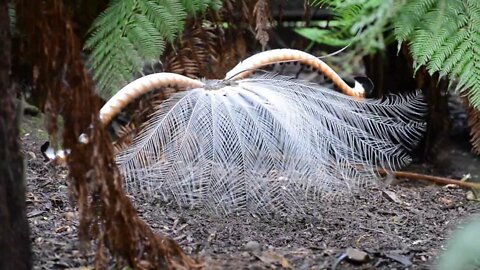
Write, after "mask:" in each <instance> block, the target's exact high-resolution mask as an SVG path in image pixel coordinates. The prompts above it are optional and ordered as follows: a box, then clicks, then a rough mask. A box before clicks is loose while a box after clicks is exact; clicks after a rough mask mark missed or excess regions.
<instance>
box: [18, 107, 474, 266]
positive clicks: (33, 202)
mask: <svg viewBox="0 0 480 270" xmlns="http://www.w3.org/2000/svg"><path fill="white" fill-rule="evenodd" d="M22 129H23V135H22V141H23V145H24V152H25V159H26V161H27V188H28V194H27V207H28V209H27V213H28V219H29V222H30V229H31V239H32V244H33V251H34V255H35V257H34V260H35V261H34V265H35V269H65V268H77V269H78V268H80V269H91V268H93V259H94V255H93V254H90V253H87V254H84V253H83V252H82V251H81V248H80V243H79V242H78V238H77V225H78V215H77V212H76V210H75V206H74V204H73V203H72V202H71V201H70V199H69V195H68V185H67V182H66V175H67V170H66V169H65V168H61V167H54V166H53V165H50V164H47V163H46V162H45V161H44V159H43V157H42V155H41V153H40V150H39V149H40V146H41V144H42V143H43V142H44V141H45V133H44V132H43V131H41V121H40V120H39V119H38V118H36V117H29V116H27V117H26V122H25V124H24V125H23V127H22ZM467 156H468V155H467ZM465 162H467V161H465V160H463V161H462V163H465ZM471 162H473V163H475V162H478V160H475V159H474V158H471ZM420 170H426V169H422V167H420ZM465 173H467V171H465ZM466 192H467V191H466V190H462V189H458V188H455V187H440V186H435V185H431V184H429V183H419V182H413V181H406V180H404V181H400V180H398V181H396V182H395V183H394V184H392V185H390V186H388V187H377V188H370V189H367V190H364V191H362V192H361V193H360V194H352V195H350V196H336V197H333V198H328V197H326V198H323V199H322V200H320V201H318V202H316V204H315V205H313V206H312V207H311V208H310V210H309V211H308V213H306V214H304V215H291V216H286V217H285V216H283V217H254V216H251V215H242V216H230V217H228V218H221V217H213V216H211V215H209V214H207V213H204V212H202V211H199V210H188V209H179V208H178V207H176V206H174V205H168V204H164V203H158V202H155V201H153V202H152V200H149V201H145V200H142V199H141V198H132V199H133V200H134V202H135V205H136V207H137V210H138V212H139V213H140V215H141V216H142V217H143V218H144V219H145V220H146V221H147V222H148V223H149V224H150V225H151V227H152V228H153V229H154V230H156V231H158V232H159V233H163V234H166V235H168V236H170V237H172V238H174V239H176V240H177V241H178V242H179V243H180V245H181V246H182V247H183V248H184V250H185V251H186V252H187V253H188V254H191V255H192V256H195V257H197V258H201V259H202V260H204V261H205V263H206V266H207V267H206V269H277V268H280V269H372V268H375V269H404V268H408V269H426V268H427V269H428V268H431V266H432V265H434V264H435V260H436V258H437V256H438V255H439V253H440V252H441V251H442V249H443V247H444V245H445V243H446V241H447V240H448V239H449V236H450V234H451V232H452V230H453V229H455V228H456V227H457V226H458V225H459V224H460V223H461V222H462V221H463V220H465V219H466V218H469V217H472V216H473V215H478V214H479V213H480V203H478V202H475V201H469V200H467V198H466ZM349 248H353V249H354V250H353V253H355V252H357V253H358V252H359V253H360V254H358V256H359V257H362V253H363V252H365V253H366V255H368V258H367V259H365V260H363V259H362V258H358V260H360V261H358V262H355V260H351V259H348V256H346V251H347V249H349ZM351 252H352V250H351V249H350V250H349V255H351V254H350V253H351ZM363 255H365V254H363ZM112 267H114V266H112Z"/></svg>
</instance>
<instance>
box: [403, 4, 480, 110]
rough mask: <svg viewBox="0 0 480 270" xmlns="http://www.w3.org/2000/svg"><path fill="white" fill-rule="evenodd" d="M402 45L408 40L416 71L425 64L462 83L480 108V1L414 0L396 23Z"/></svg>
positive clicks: (461, 89) (472, 101) (432, 71)
mask: <svg viewBox="0 0 480 270" xmlns="http://www.w3.org/2000/svg"><path fill="white" fill-rule="evenodd" d="M394 28H395V36H396V39H397V40H398V41H399V43H402V42H405V41H408V44H409V47H410V50H411V53H412V56H413V59H414V61H415V66H414V68H415V69H418V68H419V67H420V66H423V65H425V66H426V68H427V70H428V71H429V73H431V74H433V73H435V72H439V73H440V75H442V76H445V75H446V76H448V77H449V78H450V79H451V80H458V84H457V90H459V91H463V92H466V93H467V94H468V95H469V99H470V102H471V103H472V104H473V106H474V107H476V108H480V2H479V1H476V0H437V1H434V0H410V1H408V3H407V4H405V5H404V6H403V7H402V8H401V9H400V10H399V12H398V16H397V17H396V18H395V20H394Z"/></svg>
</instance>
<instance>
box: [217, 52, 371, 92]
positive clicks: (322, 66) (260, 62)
mask: <svg viewBox="0 0 480 270" xmlns="http://www.w3.org/2000/svg"><path fill="white" fill-rule="evenodd" d="M290 61H295V62H299V63H301V64H304V65H307V66H309V67H312V68H313V69H315V70H317V71H319V72H320V73H322V74H323V75H325V77H327V78H329V79H330V80H332V82H333V84H334V85H335V86H337V87H338V88H339V89H340V90H341V91H342V92H343V93H344V94H346V95H349V96H355V97H362V98H363V97H364V96H365V89H364V88H363V86H362V84H361V83H359V82H357V81H355V85H354V87H350V86H349V85H348V84H347V83H346V82H345V81H344V80H343V79H342V78H341V77H340V76H339V75H338V74H337V73H336V72H335V71H334V70H333V69H332V68H331V67H330V66H328V65H327V64H326V63H325V62H323V61H322V60H320V59H319V58H318V57H315V56H313V55H311V54H309V53H306V52H303V51H299V50H294V49H274V50H269V51H265V52H261V53H257V54H254V55H252V56H250V57H249V58H247V59H245V60H244V61H242V62H240V63H239V64H238V65H236V66H235V67H234V68H233V69H232V70H230V71H229V72H227V75H226V76H225V78H226V79H228V80H239V79H243V78H246V77H248V76H249V75H250V74H252V72H254V71H255V70H257V69H259V68H261V67H264V66H267V65H271V64H276V63H282V62H290Z"/></svg>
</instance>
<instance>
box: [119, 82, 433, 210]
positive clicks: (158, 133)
mask: <svg viewBox="0 0 480 270" xmlns="http://www.w3.org/2000/svg"><path fill="white" fill-rule="evenodd" d="M425 110H426V107H425V105H424V103H423V100H422V96H421V94H420V93H414V94H411V95H408V96H403V97H402V96H391V97H388V98H386V99H385V100H383V101H378V100H369V99H359V98H357V97H350V96H347V95H344V94H342V93H338V92H335V91H333V90H332V89H329V88H324V87H322V86H319V85H316V84H310V83H308V82H303V81H299V80H294V79H291V78H288V77H282V76H274V75H262V76H257V77H251V78H244V79H238V80H235V81H231V80H223V81H220V80H207V81H204V82H202V83H200V84H198V85H192V89H189V90H187V91H184V92H179V93H176V94H174V95H173V96H172V97H171V98H170V99H168V100H166V101H165V102H164V103H162V105H161V106H160V107H159V108H158V110H157V111H156V113H155V114H154V115H152V117H151V120H150V122H149V124H148V125H147V126H146V128H145V129H144V130H143V131H142V132H141V133H140V134H139V135H138V136H137V138H136V139H135V140H134V142H133V144H132V145H131V147H129V148H128V149H126V150H125V151H123V152H121V153H120V154H119V155H118V157H117V161H118V164H119V166H120V169H121V170H122V172H123V175H124V176H125V178H126V188H127V190H129V191H130V192H133V193H138V192H140V193H143V194H147V195H152V194H157V195H158V194H161V195H163V196H164V197H165V198H167V199H172V200H175V201H176V202H177V203H178V204H179V205H182V206H188V207H204V208H207V209H208V210H210V211H211V212H213V213H217V214H228V213H231V212H237V211H249V212H254V213H259V212H260V213H262V212H274V211H280V212H285V211H291V210H293V209H301V206H302V204H303V201H305V200H306V199H307V198H309V196H317V195H321V194H322V193H324V192H335V191H345V190H352V189H355V188H358V187H361V186H364V185H367V184H369V183H373V182H374V181H375V180H376V179H377V170H378V169H379V168H381V169H384V170H387V171H391V170H395V169H396V168H398V167H400V166H403V165H405V164H407V163H408V162H409V157H408V154H407V152H408V150H409V149H410V148H411V147H412V146H414V145H415V144H416V143H417V141H418V140H419V139H420V137H421V136H422V133H423V131H424V129H425V125H424V124H423V122H422V118H423V115H424V113H425Z"/></svg>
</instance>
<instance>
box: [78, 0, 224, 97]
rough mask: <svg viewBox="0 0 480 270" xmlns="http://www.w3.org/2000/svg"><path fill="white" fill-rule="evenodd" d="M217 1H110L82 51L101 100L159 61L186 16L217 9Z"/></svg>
mask: <svg viewBox="0 0 480 270" xmlns="http://www.w3.org/2000/svg"><path fill="white" fill-rule="evenodd" d="M220 4H221V2H220V1H218V0H210V1H206V0H194V1H184V0H161V1H159V0H112V2H111V4H110V6H109V7H108V8H107V9H106V10H105V11H104V12H103V13H102V14H101V15H100V16H99V17H98V18H97V19H96V20H95V22H94V23H93V26H92V28H91V31H90V32H91V37H90V38H89V39H88V40H87V42H86V44H85V48H86V49H88V50H91V54H90V56H89V65H90V67H91V69H93V74H94V75H93V77H94V79H95V80H96V82H97V90H98V92H99V94H100V95H101V96H102V97H105V98H108V97H110V96H112V95H113V94H114V93H115V91H116V90H117V89H120V88H121V87H122V86H124V85H125V84H127V83H128V82H129V81H131V80H132V79H133V76H134V75H135V74H137V73H139V72H140V71H141V70H142V68H143V67H144V66H145V64H149V63H152V62H156V61H158V59H159V57H160V56H161V55H162V53H163V51H164V49H165V45H166V43H171V42H173V41H174V40H175V38H176V37H177V36H178V35H179V33H181V32H182V31H183V28H184V24H185V19H186V17H187V13H197V12H201V11H203V10H205V9H206V8H218V7H219V5H220Z"/></svg>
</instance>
